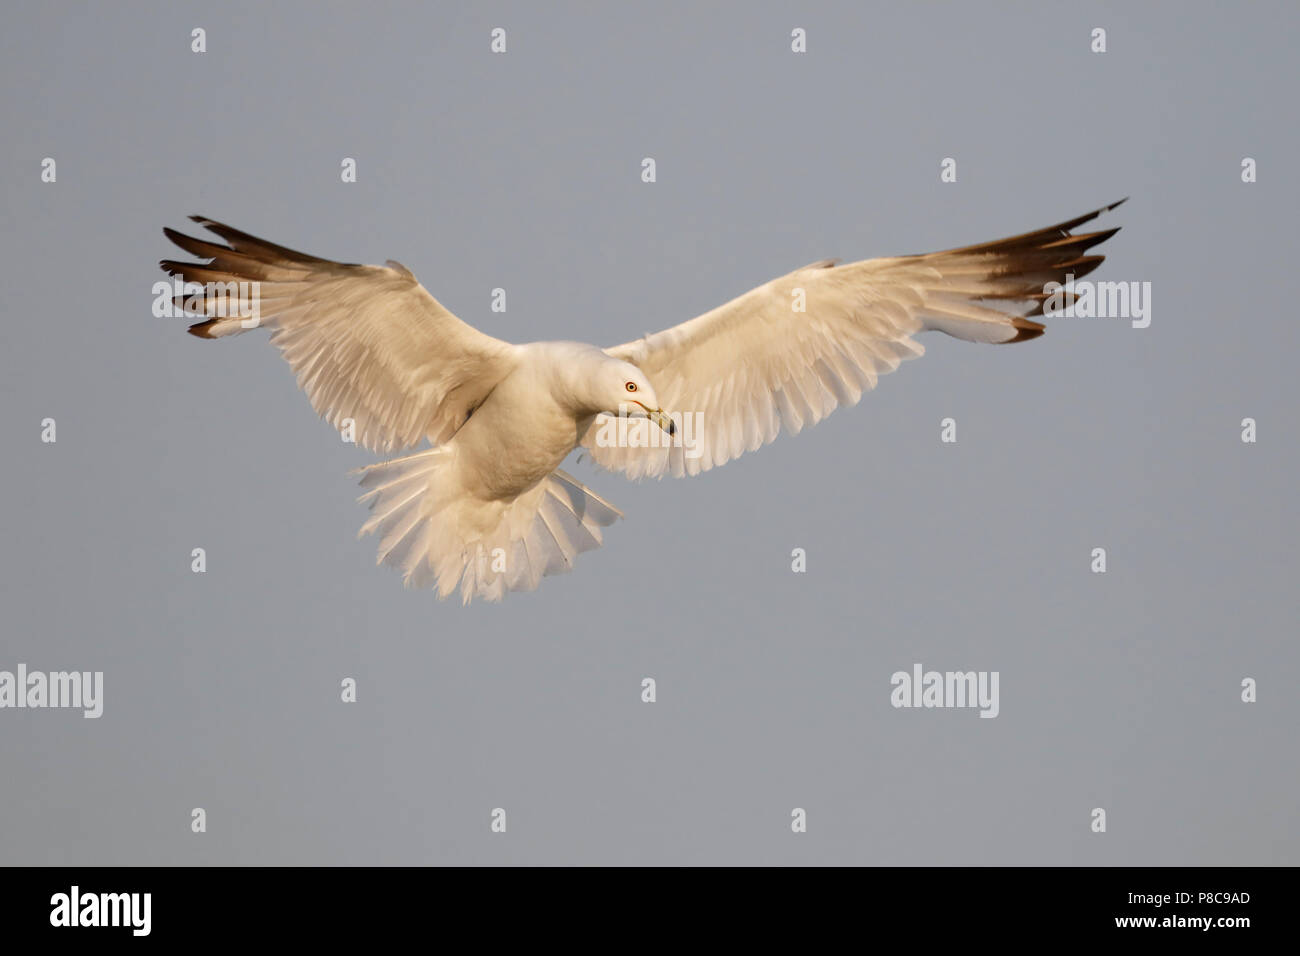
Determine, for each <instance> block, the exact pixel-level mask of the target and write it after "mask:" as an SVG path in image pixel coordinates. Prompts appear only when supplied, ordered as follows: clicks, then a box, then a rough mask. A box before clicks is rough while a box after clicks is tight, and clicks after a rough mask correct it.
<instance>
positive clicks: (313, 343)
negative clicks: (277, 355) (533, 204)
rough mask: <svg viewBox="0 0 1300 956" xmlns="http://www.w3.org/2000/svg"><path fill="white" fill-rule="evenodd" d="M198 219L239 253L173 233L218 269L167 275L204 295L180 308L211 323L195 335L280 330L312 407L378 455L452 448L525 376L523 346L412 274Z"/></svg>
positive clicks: (193, 267)
mask: <svg viewBox="0 0 1300 956" xmlns="http://www.w3.org/2000/svg"><path fill="white" fill-rule="evenodd" d="M191 218H192V219H193V220H194V221H195V222H197V223H199V224H200V225H202V226H204V227H205V228H207V229H209V230H210V231H212V232H214V233H216V234H217V235H218V236H220V237H221V238H223V239H225V240H226V242H227V243H229V245H221V244H219V243H215V242H208V241H206V240H203V239H195V238H193V237H192V236H187V235H183V234H182V233H179V232H176V231H175V230H173V229H164V230H163V233H164V234H165V235H166V236H167V238H169V239H170V240H171V241H172V242H174V243H176V245H178V246H180V247H181V248H182V249H184V250H185V251H186V252H188V253H190V254H191V255H194V256H198V257H199V258H202V259H206V260H208V261H207V262H205V263H198V262H175V261H172V260H170V259H164V260H163V261H162V262H161V263H159V265H161V266H162V268H163V270H164V271H166V272H167V273H169V274H171V275H176V276H181V277H182V278H183V280H184V281H185V282H186V283H187V284H188V283H199V284H202V286H203V289H202V291H189V292H187V293H186V294H185V295H180V296H177V297H176V300H175V301H176V304H177V305H179V306H181V307H182V308H184V309H185V310H186V311H187V312H191V313H194V314H197V315H204V316H208V319H207V321H205V322H200V323H198V324H197V325H192V326H190V329H189V331H190V332H192V333H193V334H194V335H197V336H200V337H201V338H220V337H222V336H226V335H235V334H238V333H240V332H244V331H247V330H248V328H254V327H257V326H258V325H260V326H264V327H266V328H268V329H270V330H271V342H272V343H273V344H274V345H276V346H277V347H278V348H279V349H280V351H281V352H282V353H283V355H284V357H285V358H286V359H287V360H288V362H289V365H290V366H291V367H292V368H293V371H294V374H295V375H296V376H297V378H298V385H299V387H300V388H302V390H303V391H304V392H306V393H307V397H308V398H309V399H310V400H311V404H312V407H313V408H314V409H316V411H317V412H318V413H319V414H320V415H321V416H322V417H324V418H325V419H326V420H327V421H328V422H329V423H330V424H331V425H333V426H334V427H336V428H342V427H343V426H344V424H345V422H346V420H347V419H351V420H352V422H353V423H354V429H355V431H354V434H355V437H356V441H357V443H358V444H360V445H363V446H364V447H366V448H369V449H372V450H374V451H378V452H389V451H393V450H395V449H402V448H407V447H410V446H411V445H414V444H416V443H417V442H419V441H420V439H422V438H428V439H429V440H430V441H432V442H433V443H435V444H438V443H440V442H443V441H446V440H447V439H448V438H450V437H451V435H453V434H455V432H456V429H458V428H459V427H460V426H461V425H463V424H464V423H465V420H466V418H468V416H469V414H470V413H471V412H472V411H473V410H474V408H475V407H476V406H477V405H478V404H479V403H481V402H482V401H483V399H484V398H486V397H487V395H488V394H489V393H490V392H491V391H492V389H493V388H494V387H495V386H496V384H497V382H499V381H500V380H501V379H502V378H503V377H504V376H505V375H506V374H507V373H508V372H509V371H510V369H511V368H512V367H513V363H514V361H515V359H514V348H513V346H511V345H510V344H509V343H506V342H502V341H501V340H499V339H495V338H493V337H491V336H489V335H484V334H483V333H482V332H479V331H477V330H476V329H474V328H473V327H471V326H469V325H467V324H466V323H464V322H462V321H461V320H460V319H458V318H456V316H454V315H453V314H452V313H451V312H449V311H447V309H445V308H443V306H442V305H441V304H440V303H439V302H438V301H437V300H436V299H435V298H434V297H433V296H431V295H430V294H429V293H428V292H427V291H425V289H424V287H423V286H422V285H420V283H419V282H418V281H416V278H415V276H413V275H412V274H411V273H410V272H409V271H408V270H407V269H406V268H405V267H404V266H402V265H401V264H400V263H397V262H392V261H390V262H389V263H388V264H387V265H386V266H363V265H350V264H345V263H340V262H331V261H329V260H328V259H318V258H316V257H315V256H309V255H305V254H303V253H301V252H295V251H294V250H292V249H286V248H284V247H283V246H277V245H275V244H273V243H270V242H265V241H263V240H261V239H258V238H256V237H254V236H250V235H248V234H247V233H243V232H240V231H239V230H237V229H232V228H231V227H229V226H226V225H223V224H221V223H219V222H213V221H212V220H210V219H205V218H203V217H201V216H192V217H191ZM232 283H233V284H234V286H233V288H232V286H231V284H232ZM241 283H242V284H244V285H242V286H241V285H240V284H241ZM241 296H243V297H245V298H241ZM255 322H256V324H255Z"/></svg>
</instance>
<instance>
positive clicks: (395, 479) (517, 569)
mask: <svg viewBox="0 0 1300 956" xmlns="http://www.w3.org/2000/svg"><path fill="white" fill-rule="evenodd" d="M455 460H456V459H455V452H454V450H452V449H450V448H447V447H445V446H444V447H440V448H434V449H430V450H429V451H424V452H420V453H418V454H415V455H408V456H406V457H404V458H395V459H393V460H392V461H386V462H382V463H380V464H377V465H371V466H370V467H368V468H363V469H361V474H362V478H361V487H362V488H365V489H367V490H366V493H365V494H363V495H362V496H361V498H360V499H359V500H360V501H362V502H368V503H369V505H370V518H369V520H368V521H366V523H365V524H364V525H362V527H361V532H360V535H358V537H360V536H362V535H366V534H369V533H371V532H377V533H378V535H379V558H378V561H379V563H380V564H385V565H388V566H389V567H392V568H396V569H397V570H400V571H401V572H402V574H403V580H404V582H405V584H406V586H407V587H414V588H437V591H438V596H439V597H440V598H445V597H447V596H448V595H449V594H451V593H452V592H453V591H455V590H456V589H457V586H458V585H459V589H460V594H461V600H462V602H463V603H465V604H468V603H469V602H470V601H471V600H472V599H473V598H475V597H479V598H483V599H485V600H489V601H499V600H501V599H502V598H503V597H504V596H505V594H506V592H508V591H531V590H533V589H535V588H536V587H537V585H538V584H539V583H540V581H541V579H542V578H543V577H544V576H546V575H548V574H559V573H562V572H564V571H568V570H569V569H570V568H572V567H573V563H574V559H575V558H577V556H578V555H579V554H580V553H582V552H583V551H590V550H592V549H594V548H598V547H600V545H601V544H602V542H603V539H602V535H601V528H604V527H608V526H609V525H610V524H612V523H613V522H614V521H615V520H617V519H618V518H621V517H622V516H623V515H622V512H620V511H619V510H618V509H617V508H615V507H614V506H613V505H611V504H610V503H609V502H607V501H605V500H604V499H603V498H601V497H600V496H599V495H597V494H595V493H594V492H592V491H591V490H590V489H588V488H587V487H585V486H584V485H583V484H582V483H581V482H579V481H578V480H577V479H576V478H574V477H573V476H572V475H569V474H567V473H565V472H563V471H559V470H557V471H554V472H552V473H551V474H550V475H548V476H547V477H546V478H545V479H543V480H542V481H541V482H539V483H538V484H537V485H535V486H534V487H532V488H530V489H529V490H528V491H526V492H524V493H523V494H522V495H520V496H519V497H518V498H516V499H514V500H513V501H484V500H482V499H480V498H476V497H474V496H472V495H469V494H467V493H466V492H465V490H464V488H463V487H462V485H461V483H460V481H459V480H458V478H457V475H456V470H455Z"/></svg>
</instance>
